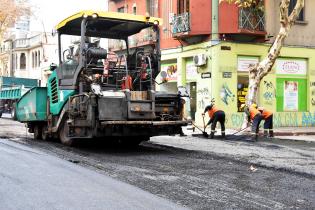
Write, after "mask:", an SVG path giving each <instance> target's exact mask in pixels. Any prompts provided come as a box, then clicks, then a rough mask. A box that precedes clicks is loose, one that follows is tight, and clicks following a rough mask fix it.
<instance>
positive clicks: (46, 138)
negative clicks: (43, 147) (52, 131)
mask: <svg viewBox="0 0 315 210" xmlns="http://www.w3.org/2000/svg"><path fill="white" fill-rule="evenodd" d="M42 139H43V140H44V141H47V140H48V139H49V138H48V134H47V125H44V126H43V127H42Z"/></svg>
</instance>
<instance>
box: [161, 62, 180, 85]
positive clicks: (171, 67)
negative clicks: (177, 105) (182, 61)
mask: <svg viewBox="0 0 315 210" xmlns="http://www.w3.org/2000/svg"><path fill="white" fill-rule="evenodd" d="M161 69H162V71H164V72H166V74H167V75H166V79H167V81H177V64H162V68H161Z"/></svg>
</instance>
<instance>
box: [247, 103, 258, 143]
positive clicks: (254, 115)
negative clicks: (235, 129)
mask: <svg viewBox="0 0 315 210" xmlns="http://www.w3.org/2000/svg"><path fill="white" fill-rule="evenodd" d="M243 107H244V112H245V114H246V115H247V117H248V122H251V123H252V140H255V141H257V140H258V136H259V125H260V122H261V120H262V119H263V117H262V115H261V113H260V111H259V110H258V109H257V105H256V104H252V105H250V106H249V107H248V106H247V105H244V106H243Z"/></svg>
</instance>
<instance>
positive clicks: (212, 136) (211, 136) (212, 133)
mask: <svg viewBox="0 0 315 210" xmlns="http://www.w3.org/2000/svg"><path fill="white" fill-rule="evenodd" d="M213 138H214V132H213V131H211V133H210V139H213Z"/></svg>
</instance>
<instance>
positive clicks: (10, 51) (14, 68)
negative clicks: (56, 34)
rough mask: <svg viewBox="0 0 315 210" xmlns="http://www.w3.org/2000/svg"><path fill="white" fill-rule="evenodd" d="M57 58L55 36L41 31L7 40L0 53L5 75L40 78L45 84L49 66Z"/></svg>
mask: <svg viewBox="0 0 315 210" xmlns="http://www.w3.org/2000/svg"><path fill="white" fill-rule="evenodd" d="M57 60H58V51H57V43H56V40H55V38H53V37H51V35H50V34H47V33H42V32H40V33H36V34H35V35H32V36H30V37H26V38H18V39H14V40H7V41H5V42H4V43H3V44H2V48H1V53H0V68H1V72H2V75H3V76H13V77H22V78H32V79H39V80H41V85H42V86H45V85H46V82H47V78H48V76H49V74H50V71H49V66H50V64H51V63H53V62H55V63H56V62H57Z"/></svg>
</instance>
